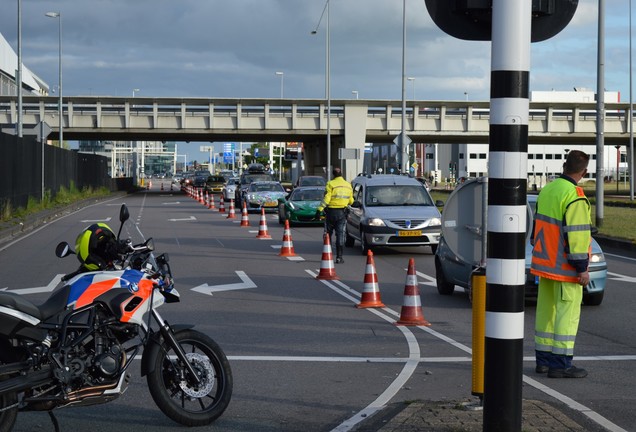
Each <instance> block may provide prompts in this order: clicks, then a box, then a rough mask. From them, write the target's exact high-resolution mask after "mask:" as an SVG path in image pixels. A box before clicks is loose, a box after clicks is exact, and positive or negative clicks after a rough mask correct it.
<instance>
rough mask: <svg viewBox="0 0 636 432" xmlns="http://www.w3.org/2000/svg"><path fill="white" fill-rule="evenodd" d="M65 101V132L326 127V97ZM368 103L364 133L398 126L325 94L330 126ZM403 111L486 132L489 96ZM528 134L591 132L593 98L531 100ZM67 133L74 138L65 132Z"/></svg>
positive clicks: (620, 130)
mask: <svg viewBox="0 0 636 432" xmlns="http://www.w3.org/2000/svg"><path fill="white" fill-rule="evenodd" d="M63 101H64V114H63V115H64V124H65V127H66V128H68V129H67V130H66V131H65V132H66V133H68V134H69V135H68V136H69V137H72V136H73V132H74V131H80V130H81V131H83V132H84V133H88V132H90V131H91V130H93V131H94V130H95V129H102V130H103V129H109V130H111V131H116V130H120V129H137V130H150V131H152V130H167V129H170V130H177V131H187V130H203V131H206V130H207V131H210V130H211V131H214V130H225V131H234V132H240V131H245V130H253V131H272V130H273V131H281V132H284V131H290V130H298V131H304V132H306V133H314V134H315V133H324V131H325V130H326V115H327V105H326V101H325V100H324V99H256V98H255V99H228V98H222V99H216V98H152V97H135V98H131V97H112V96H67V97H64V98H63ZM57 103H58V99H57V97H54V96H25V97H23V123H24V124H25V125H36V124H39V123H40V122H41V121H45V122H47V123H48V124H49V125H50V126H51V127H52V128H53V129H54V130H55V127H56V126H57V124H58V120H57V115H58V105H57ZM353 107H358V108H360V107H363V109H366V125H365V127H366V129H367V135H368V136H371V137H373V136H383V135H391V134H394V133H395V132H396V131H399V130H400V127H401V121H400V120H401V118H402V107H401V101H399V100H362V99H360V100H357V99H355V100H353V99H337V100H332V101H331V119H332V121H331V125H330V126H331V128H332V129H333V131H334V133H342V132H343V131H344V128H345V125H346V119H345V112H346V110H347V108H353ZM605 108H606V111H605V133H606V137H607V138H609V139H620V138H625V135H626V134H627V133H628V132H629V127H628V121H627V119H628V118H629V105H628V104H621V103H618V104H616V103H612V104H605ZM405 118H406V120H407V124H406V130H407V132H408V133H409V135H414V136H417V135H422V136H428V135H431V134H432V135H433V136H435V135H436V134H437V135H440V136H449V135H453V136H454V137H455V139H462V137H461V135H462V134H464V135H467V136H469V137H470V138H474V137H476V136H477V137H483V136H487V134H488V129H489V120H490V115H489V102H488V101H408V102H407V107H406V112H405ZM16 122H17V100H16V97H15V96H0V125H10V124H15V123H16ZM528 123H529V133H530V135H531V136H534V137H540V136H543V135H545V138H546V139H549V138H550V136H551V135H559V134H570V135H572V136H573V137H574V138H577V137H580V138H582V139H585V140H588V141H589V140H590V139H591V137H592V136H593V134H595V133H596V105H595V103H594V102H590V103H546V102H541V103H530V112H529V116H528ZM71 139H72V138H71Z"/></svg>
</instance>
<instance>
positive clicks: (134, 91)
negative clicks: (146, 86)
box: [132, 88, 141, 97]
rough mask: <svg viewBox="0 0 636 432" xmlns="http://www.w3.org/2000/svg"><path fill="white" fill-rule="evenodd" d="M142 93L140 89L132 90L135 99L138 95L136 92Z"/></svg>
mask: <svg viewBox="0 0 636 432" xmlns="http://www.w3.org/2000/svg"><path fill="white" fill-rule="evenodd" d="M140 91H141V90H140V89H138V88H134V89H133V90H132V94H133V97H135V93H136V92H140Z"/></svg>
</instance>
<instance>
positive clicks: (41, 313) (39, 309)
mask: <svg viewBox="0 0 636 432" xmlns="http://www.w3.org/2000/svg"><path fill="white" fill-rule="evenodd" d="M69 290H70V287H69V286H68V285H65V286H64V287H62V288H60V289H58V290H57V291H55V293H54V294H53V295H52V296H51V297H49V298H48V299H47V300H46V301H45V302H44V303H43V304H41V305H39V306H38V305H36V304H35V303H33V302H32V301H30V300H28V299H27V298H26V297H24V296H21V295H19V294H15V293H12V292H5V291H0V306H6V307H9V308H11V309H15V310H17V311H20V312H23V313H25V314H27V315H31V316H32V317H35V318H37V319H39V320H40V321H42V320H44V319H45V318H49V317H51V316H53V315H54V314H56V313H58V312H60V311H62V310H64V308H65V307H66V302H67V299H68V292H69Z"/></svg>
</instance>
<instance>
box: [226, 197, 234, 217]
mask: <svg viewBox="0 0 636 432" xmlns="http://www.w3.org/2000/svg"><path fill="white" fill-rule="evenodd" d="M226 219H236V211H235V210H234V200H233V199H231V200H230V212H229V213H228V214H227V217H226Z"/></svg>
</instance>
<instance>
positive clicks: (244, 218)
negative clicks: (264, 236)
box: [241, 201, 250, 227]
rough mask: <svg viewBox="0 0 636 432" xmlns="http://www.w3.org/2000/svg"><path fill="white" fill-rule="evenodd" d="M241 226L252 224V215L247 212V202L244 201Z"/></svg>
mask: <svg viewBox="0 0 636 432" xmlns="http://www.w3.org/2000/svg"><path fill="white" fill-rule="evenodd" d="M241 226H242V227H249V226H250V216H249V214H248V213H247V204H246V203H245V201H243V210H242V211H241Z"/></svg>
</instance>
